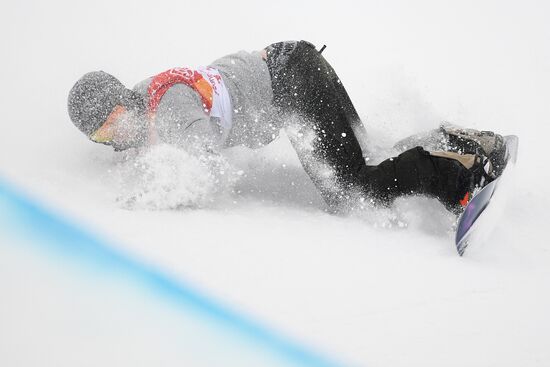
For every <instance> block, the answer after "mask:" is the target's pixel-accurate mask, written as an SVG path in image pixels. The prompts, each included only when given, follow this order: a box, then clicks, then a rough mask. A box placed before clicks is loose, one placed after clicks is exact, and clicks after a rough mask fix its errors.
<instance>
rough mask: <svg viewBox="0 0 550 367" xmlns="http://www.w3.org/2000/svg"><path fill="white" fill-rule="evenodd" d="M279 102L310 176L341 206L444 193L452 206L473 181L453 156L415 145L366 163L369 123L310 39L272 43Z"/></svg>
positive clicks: (269, 53)
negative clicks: (364, 134)
mask: <svg viewBox="0 0 550 367" xmlns="http://www.w3.org/2000/svg"><path fill="white" fill-rule="evenodd" d="M266 51H267V60H266V61H267V65H268V69H269V71H270V73H271V79H272V86H273V94H274V104H275V106H276V107H278V109H279V110H280V112H281V113H282V114H284V115H287V117H288V119H287V120H288V121H290V122H291V123H290V124H289V126H287V132H288V136H289V138H290V140H291V143H292V145H293V147H294V149H295V150H296V152H297V154H298V158H299V159H300V162H301V163H302V166H303V167H304V169H305V171H306V172H307V174H308V175H309V176H310V178H311V179H312V181H313V183H314V184H315V185H316V187H317V188H318V189H319V190H320V192H321V194H322V196H323V198H324V199H325V201H326V202H327V204H328V205H329V206H330V207H331V208H332V209H335V210H339V209H342V208H343V207H345V206H347V204H349V200H350V199H352V198H353V197H354V196H355V195H354V194H356V193H359V194H360V195H362V196H365V197H368V198H369V199H371V200H374V201H375V202H377V203H382V204H389V203H391V201H392V200H393V199H394V198H395V197H397V196H399V195H403V194H413V193H421V194H428V195H432V196H435V197H437V198H439V199H440V200H441V201H442V202H443V203H444V204H446V205H447V206H448V207H449V208H452V207H454V205H455V204H457V203H458V201H459V200H460V199H461V198H462V197H463V195H464V194H465V192H466V191H467V190H468V189H469V186H471V177H468V172H467V170H466V171H465V170H464V169H463V168H461V167H460V164H459V165H458V166H457V165H456V162H455V161H453V160H451V159H445V158H436V157H432V156H431V155H430V154H429V153H428V152H426V151H424V150H423V149H422V148H420V147H417V148H413V149H411V150H409V151H407V152H404V153H402V154H401V155H399V156H398V157H395V158H391V159H388V160H386V161H384V162H382V163H381V164H379V165H377V166H367V165H366V163H365V160H364V158H363V152H362V150H361V146H360V144H359V142H358V140H357V138H356V134H355V132H354V130H355V131H357V130H358V129H363V125H362V123H361V120H360V118H359V115H358V114H357V111H356V110H355V108H354V106H353V104H352V102H351V100H350V98H349V96H348V94H347V92H346V90H345V88H344V86H343V84H342V82H341V80H340V79H339V78H338V75H336V73H335V71H334V69H333V68H332V67H331V66H330V64H329V63H328V62H327V61H326V60H325V59H324V57H323V56H322V55H321V54H320V53H319V52H318V51H317V50H316V49H315V47H314V46H313V45H312V44H311V43H309V42H305V41H299V42H281V43H276V44H273V45H270V46H268V47H267V48H266Z"/></svg>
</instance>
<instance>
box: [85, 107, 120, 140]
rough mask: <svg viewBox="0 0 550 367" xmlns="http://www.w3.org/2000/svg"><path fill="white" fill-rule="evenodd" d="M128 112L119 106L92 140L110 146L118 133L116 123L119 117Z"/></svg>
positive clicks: (91, 136) (94, 134)
mask: <svg viewBox="0 0 550 367" xmlns="http://www.w3.org/2000/svg"><path fill="white" fill-rule="evenodd" d="M125 111H126V109H125V108H124V107H122V106H121V105H117V106H116V107H115V108H114V109H113V111H112V112H111V113H110V114H109V116H107V119H106V120H105V122H104V123H103V124H102V125H101V126H100V127H99V129H97V130H96V131H95V132H94V133H93V134H92V135H90V139H91V140H92V141H94V142H96V143H102V144H108V143H111V142H112V141H113V139H114V137H115V133H116V123H117V122H118V121H119V117H120V116H121V115H122V114H123V113H124V112H125Z"/></svg>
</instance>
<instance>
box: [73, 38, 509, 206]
mask: <svg viewBox="0 0 550 367" xmlns="http://www.w3.org/2000/svg"><path fill="white" fill-rule="evenodd" d="M321 51H322V50H321ZM321 51H318V50H316V48H315V46H314V45H312V44H311V43H309V42H306V41H298V42H296V41H288V42H280V43H275V44H272V45H270V46H268V47H266V48H265V49H263V50H262V51H257V52H251V53H249V52H245V51H241V52H238V53H235V54H231V55H228V56H225V57H222V58H220V59H218V60H216V61H214V62H213V63H212V64H211V65H210V66H208V67H203V68H197V69H190V68H174V69H170V70H167V71H165V72H163V73H160V74H158V75H155V76H153V77H151V78H148V79H146V80H144V81H142V82H141V83H139V84H137V85H136V86H135V87H134V88H133V90H130V89H127V88H125V87H124V85H122V83H121V82H120V81H118V80H117V79H116V78H115V77H113V76H111V75H109V74H107V73H105V72H103V71H97V72H90V73H87V74H85V75H84V76H83V77H82V78H81V79H80V80H78V81H77V83H76V84H75V85H74V87H73V88H72V89H71V91H70V93H69V99H68V110H69V115H70V117H71V120H72V121H73V123H74V124H75V125H76V126H77V127H78V128H79V129H80V130H81V131H82V132H83V133H84V134H86V136H88V137H89V138H90V139H91V140H92V141H94V142H97V143H102V144H107V145H111V146H112V147H113V148H114V149H115V150H117V151H118V150H124V149H128V148H131V147H139V146H144V145H150V144H155V143H157V142H165V143H168V144H175V145H178V146H183V147H186V149H197V150H206V151H216V150H218V149H222V148H224V147H231V146H235V145H245V146H248V147H250V148H258V147H261V146H263V145H266V144H268V143H270V142H271V141H273V140H274V139H275V138H276V137H277V135H278V132H279V131H280V129H281V128H285V130H286V132H287V135H288V137H289V139H290V140H291V143H292V145H293V147H294V149H295V150H296V152H297V154H298V157H299V159H300V161H301V163H302V166H303V167H304V169H305V171H306V172H307V174H308V175H309V177H310V178H311V180H312V181H313V182H314V184H315V185H316V187H317V188H318V189H319V191H320V192H321V194H322V196H323V198H324V199H325V201H326V202H327V204H328V205H329V207H330V208H331V209H332V210H335V211H338V210H342V209H344V208H345V207H347V206H348V205H349V204H350V202H353V200H355V199H356V198H358V197H363V198H368V199H369V200H371V201H372V202H374V203H376V204H381V205H389V204H391V202H392V201H393V199H395V198H396V197H398V196H401V195H412V194H421V195H428V196H431V197H435V198H437V199H438V200H439V201H441V202H442V203H443V204H444V205H445V206H446V208H447V209H449V210H451V211H453V212H455V213H459V212H460V211H461V208H462V207H463V206H464V205H465V204H466V203H467V202H468V199H469V198H470V197H471V194H472V191H473V190H474V189H476V188H478V187H481V186H483V185H484V184H486V183H487V182H489V181H491V180H493V179H495V178H496V177H497V176H498V175H499V173H500V172H501V171H502V169H503V165H504V164H505V162H503V143H502V137H501V136H500V135H498V134H494V133H492V132H480V131H476V130H465V129H456V128H449V127H442V128H441V129H439V130H437V131H434V132H432V134H429V135H427V136H426V138H425V139H421V138H419V137H413V138H410V139H408V140H404V141H402V142H401V143H400V146H402V147H407V148H408V150H406V151H404V152H403V153H401V154H399V155H398V156H397V157H393V158H390V159H387V160H385V161H383V162H382V163H380V164H378V165H367V164H366V161H365V159H364V155H363V150H362V147H361V145H360V140H362V139H360V138H361V137H362V136H364V134H365V130H364V127H363V125H362V123H361V120H360V118H359V115H358V114H357V111H356V110H355V108H354V106H353V104H352V102H351V100H350V98H349V96H348V94H347V92H346V90H345V89H344V86H343V84H342V82H341V81H340V79H339V78H338V76H337V75H336V73H335V71H334V69H333V68H332V67H331V66H330V65H329V63H328V62H327V61H326V60H325V58H324V57H323V56H322V55H321ZM430 142H431V143H432V144H429V143H430ZM420 145H423V146H424V147H421V146H420ZM428 146H430V147H428ZM427 149H431V150H427Z"/></svg>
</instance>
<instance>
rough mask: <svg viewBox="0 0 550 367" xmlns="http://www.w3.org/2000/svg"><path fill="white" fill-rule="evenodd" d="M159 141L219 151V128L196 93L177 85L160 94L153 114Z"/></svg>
mask: <svg viewBox="0 0 550 367" xmlns="http://www.w3.org/2000/svg"><path fill="white" fill-rule="evenodd" d="M155 122H156V126H157V131H158V134H159V137H160V139H161V141H163V142H165V143H168V144H173V145H177V146H181V147H184V148H186V149H206V150H219V148H220V139H221V136H222V131H221V129H220V126H219V124H217V123H216V121H215V119H211V118H210V117H209V116H208V114H207V113H206V111H205V110H204V107H203V105H202V101H201V99H200V97H199V96H198V95H197V93H196V92H195V91H194V90H193V89H192V88H190V87H188V86H186V85H183V84H177V85H174V86H173V87H172V88H170V89H169V90H168V91H167V92H166V94H165V95H164V96H163V97H162V100H161V102H160V105H159V108H158V109H157V114H156V120H155Z"/></svg>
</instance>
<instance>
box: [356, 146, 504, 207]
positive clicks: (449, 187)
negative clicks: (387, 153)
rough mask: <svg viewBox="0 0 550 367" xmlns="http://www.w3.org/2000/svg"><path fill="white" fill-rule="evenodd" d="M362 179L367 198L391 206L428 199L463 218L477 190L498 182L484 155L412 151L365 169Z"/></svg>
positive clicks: (418, 148)
mask: <svg viewBox="0 0 550 367" xmlns="http://www.w3.org/2000/svg"><path fill="white" fill-rule="evenodd" d="M360 174H361V176H362V178H363V182H364V183H365V187H366V188H367V194H368V195H369V196H370V197H371V198H375V202H378V203H380V204H383V205H389V204H391V202H393V200H394V199H395V198H397V197H398V196H405V195H418V194H420V195H427V196H431V197H435V198H437V199H438V200H439V201H440V202H441V203H442V204H443V205H444V206H445V207H446V208H447V209H448V210H449V211H451V212H452V213H455V214H460V213H461V212H462V211H463V209H464V207H465V206H466V205H467V204H468V202H469V200H470V199H471V198H472V197H473V195H474V193H475V191H476V190H478V189H480V188H482V187H483V186H485V185H486V184H487V183H488V182H490V181H492V180H493V179H494V178H493V177H494V174H495V173H494V170H493V168H492V164H491V162H490V160H489V159H488V158H487V157H485V156H483V155H481V154H460V153H456V152H449V151H439V152H429V151H426V150H424V149H423V148H422V147H415V148H412V149H409V150H407V151H405V152H403V153H401V154H400V155H398V156H397V157H394V158H390V159H387V160H385V161H383V162H382V163H380V164H378V165H377V166H365V168H364V169H363V170H362V171H361V173H360Z"/></svg>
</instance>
